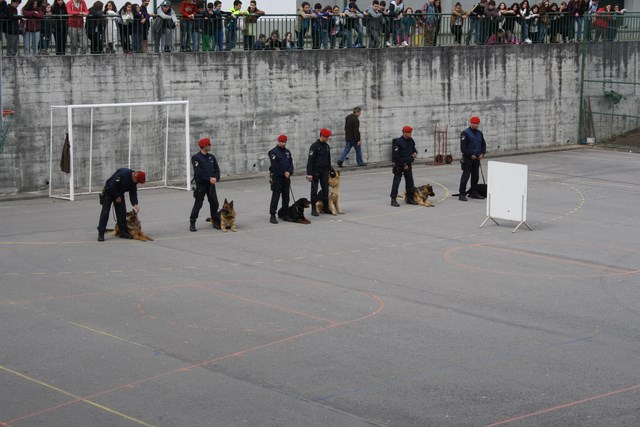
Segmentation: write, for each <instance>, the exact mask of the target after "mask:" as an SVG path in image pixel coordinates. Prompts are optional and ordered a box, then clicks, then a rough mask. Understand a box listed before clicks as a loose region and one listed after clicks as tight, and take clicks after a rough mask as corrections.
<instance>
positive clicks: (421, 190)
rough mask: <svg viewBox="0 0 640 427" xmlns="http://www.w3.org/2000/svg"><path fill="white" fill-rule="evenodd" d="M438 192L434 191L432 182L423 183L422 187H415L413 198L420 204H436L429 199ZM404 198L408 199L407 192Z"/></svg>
mask: <svg viewBox="0 0 640 427" xmlns="http://www.w3.org/2000/svg"><path fill="white" fill-rule="evenodd" d="M435 195H436V194H435V193H434V192H433V187H432V186H431V184H425V185H421V186H420V187H413V200H414V201H415V202H416V203H417V204H419V205H420V206H428V207H432V206H435V205H434V204H433V203H431V202H430V201H429V200H427V199H429V196H431V197H434V196H435ZM404 199H405V200H408V199H407V193H404Z"/></svg>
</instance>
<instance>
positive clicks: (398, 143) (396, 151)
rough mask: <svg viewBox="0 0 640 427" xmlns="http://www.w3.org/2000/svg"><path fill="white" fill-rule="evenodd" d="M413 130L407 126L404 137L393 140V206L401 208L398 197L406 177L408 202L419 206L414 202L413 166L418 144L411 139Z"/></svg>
mask: <svg viewBox="0 0 640 427" xmlns="http://www.w3.org/2000/svg"><path fill="white" fill-rule="evenodd" d="M412 132H413V128H412V127H411V126H405V127H403V128H402V136H401V137H400V138H395V139H394V140H393V147H392V151H391V161H392V162H393V184H392V185H391V206H394V207H398V206H400V205H399V204H398V202H397V201H396V197H398V187H400V181H401V180H402V176H403V175H404V185H405V189H406V192H407V199H406V202H407V204H409V205H417V203H416V201H415V200H413V188H414V187H415V185H414V184H413V170H412V168H411V165H412V164H413V161H414V160H415V158H416V156H417V155H418V152H417V151H416V142H415V141H414V140H413V138H412V137H411V133H412Z"/></svg>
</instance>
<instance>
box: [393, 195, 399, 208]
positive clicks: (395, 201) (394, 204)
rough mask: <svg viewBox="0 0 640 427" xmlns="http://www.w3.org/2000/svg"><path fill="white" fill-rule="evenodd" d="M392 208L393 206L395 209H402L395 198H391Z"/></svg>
mask: <svg viewBox="0 0 640 427" xmlns="http://www.w3.org/2000/svg"><path fill="white" fill-rule="evenodd" d="M391 206H393V207H394V208H398V207H400V204H399V203H398V201H397V200H396V198H395V197H392V198H391Z"/></svg>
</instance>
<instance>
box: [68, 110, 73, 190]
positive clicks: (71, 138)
mask: <svg viewBox="0 0 640 427" xmlns="http://www.w3.org/2000/svg"><path fill="white" fill-rule="evenodd" d="M71 111H73V110H72V109H71V106H69V107H67V129H68V131H69V157H70V159H69V166H71V173H70V174H69V200H71V201H72V202H73V199H74V194H73V182H74V177H73V172H74V171H73V120H72V118H71Z"/></svg>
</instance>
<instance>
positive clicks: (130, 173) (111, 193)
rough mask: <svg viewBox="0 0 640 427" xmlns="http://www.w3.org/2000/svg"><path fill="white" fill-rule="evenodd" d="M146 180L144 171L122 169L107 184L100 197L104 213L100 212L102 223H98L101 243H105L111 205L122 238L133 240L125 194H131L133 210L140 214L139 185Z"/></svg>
mask: <svg viewBox="0 0 640 427" xmlns="http://www.w3.org/2000/svg"><path fill="white" fill-rule="evenodd" d="M146 180H147V176H146V174H145V173H144V172H143V171H134V170H131V169H127V168H120V169H118V170H117V171H116V173H114V174H113V175H111V178H109V179H108V180H107V182H105V184H104V189H103V190H102V197H100V201H101V203H102V211H101V212H100V222H99V223H98V241H99V242H104V232H105V230H106V228H107V223H108V222H109V211H110V210H111V204H113V206H114V207H115V210H116V219H117V221H118V227H120V238H122V239H133V236H132V235H131V233H129V229H128V228H127V203H126V202H125V201H124V193H126V192H127V191H128V192H129V200H131V204H132V205H133V209H134V210H135V211H136V212H140V207H139V206H138V184H144V183H145V181H146Z"/></svg>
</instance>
